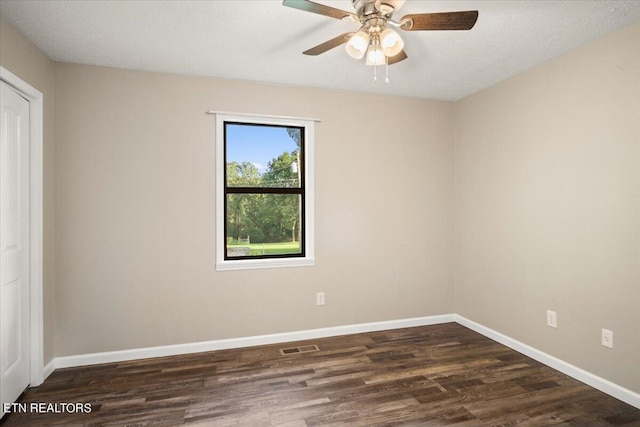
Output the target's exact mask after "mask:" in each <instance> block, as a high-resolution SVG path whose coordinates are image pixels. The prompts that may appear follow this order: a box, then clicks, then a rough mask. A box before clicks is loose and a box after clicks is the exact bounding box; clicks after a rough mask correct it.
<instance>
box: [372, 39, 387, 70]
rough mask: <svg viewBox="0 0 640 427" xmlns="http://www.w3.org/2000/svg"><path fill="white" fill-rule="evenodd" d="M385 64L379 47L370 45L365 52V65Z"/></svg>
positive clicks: (384, 58)
mask: <svg viewBox="0 0 640 427" xmlns="http://www.w3.org/2000/svg"><path fill="white" fill-rule="evenodd" d="M385 62H386V57H385V56H384V52H382V49H380V45H378V44H372V45H371V46H369V50H368V51H367V65H382V64H384V63H385Z"/></svg>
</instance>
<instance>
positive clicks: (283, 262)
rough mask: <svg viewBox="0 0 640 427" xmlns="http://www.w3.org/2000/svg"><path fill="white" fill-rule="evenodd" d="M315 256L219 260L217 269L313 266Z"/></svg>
mask: <svg viewBox="0 0 640 427" xmlns="http://www.w3.org/2000/svg"><path fill="white" fill-rule="evenodd" d="M315 263H316V260H315V258H310V257H305V258H277V259H255V260H254V259H251V260H248V259H242V260H237V261H235V260H227V261H218V262H217V263H216V271H234V270H259V269H265V268H287V267H311V266H313V265H315Z"/></svg>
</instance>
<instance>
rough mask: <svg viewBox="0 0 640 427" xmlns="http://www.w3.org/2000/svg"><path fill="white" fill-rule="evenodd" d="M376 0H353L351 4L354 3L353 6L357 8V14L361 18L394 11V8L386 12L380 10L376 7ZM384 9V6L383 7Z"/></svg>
mask: <svg viewBox="0 0 640 427" xmlns="http://www.w3.org/2000/svg"><path fill="white" fill-rule="evenodd" d="M376 3H377V2H376V0H351V4H353V8H354V9H355V10H356V15H358V17H359V18H360V19H362V18H365V19H366V18H367V17H368V16H369V15H376V14H378V13H380V12H383V13H385V14H386V13H389V12H392V11H393V8H391V10H390V11H389V12H384V11H383V10H378V8H377V7H376ZM381 9H382V7H381Z"/></svg>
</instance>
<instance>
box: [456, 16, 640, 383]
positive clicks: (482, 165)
mask: <svg viewBox="0 0 640 427" xmlns="http://www.w3.org/2000/svg"><path fill="white" fill-rule="evenodd" d="M455 113H456V118H455V119H456V148H455V169H456V172H455V181H456V184H455V194H456V197H455V205H456V206H455V211H456V221H455V227H456V230H455V235H456V238H455V272H456V280H455V282H456V311H457V312H458V313H459V314H461V315H463V316H466V317H468V318H470V319H472V320H475V321H477V322H479V323H481V324H483V325H485V326H488V327H490V328H493V329H495V330H497V331H499V332H502V333H504V334H506V335H508V336H510V337H513V338H515V339H518V340H520V341H522V342H524V343H526V344H529V345H531V346H533V347H536V348H538V349H540V350H542V351H545V352H547V353H549V354H552V355H554V356H556V357H559V358H560V359H563V360H565V361H567V362H569V363H572V364H574V365H576V366H578V367H581V368H583V369H586V370H587V371H590V372H592V373H594V374H596V375H599V376H602V377H604V378H607V379H609V380H611V381H613V382H615V383H617V384H620V385H622V386H624V387H627V388H629V389H631V390H633V391H635V392H640V369H638V366H639V363H638V362H639V359H638V357H639V356H638V355H639V354H640V24H636V25H634V26H632V27H629V28H627V29H624V30H623V31H620V32H617V33H615V34H614V35H612V36H609V37H607V38H605V39H603V40H601V41H598V42H596V43H593V44H590V45H588V46H586V47H583V48H580V49H578V50H575V51H573V52H570V53H568V54H566V55H563V56H562V57H559V58H557V59H555V60H552V61H550V62H548V63H546V64H543V65H540V66H538V67H536V68H534V69H532V70H530V71H529V72H527V73H524V74H522V75H519V76H517V77H514V78H512V79H510V80H507V81H505V82H502V83H500V84H498V85H497V86H495V87H492V88H490V89H488V90H485V91H483V92H481V93H479V94H477V95H474V96H471V97H469V98H467V99H464V100H463V101H460V102H458V103H457V104H456V107H455ZM546 309H551V310H555V311H556V312H557V315H558V328H557V329H552V328H549V327H547V326H546V317H545V316H546ZM601 328H606V329H610V330H612V331H613V332H614V349H612V350H611V349H607V348H605V347H603V346H601V345H600V331H601Z"/></svg>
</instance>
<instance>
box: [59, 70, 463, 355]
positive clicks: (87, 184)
mask: <svg viewBox="0 0 640 427" xmlns="http://www.w3.org/2000/svg"><path fill="white" fill-rule="evenodd" d="M372 84H373V83H372ZM207 110H218V111H231V112H244V113H262V114H275V115H287V116H291V115H295V116H302V117H316V118H319V119H321V120H322V123H320V124H318V125H317V126H316V163H315V166H316V168H315V170H316V188H315V199H316V258H317V262H316V266H315V267H310V268H290V269H274V270H260V271H250V272H246V271H244V272H243V271H234V272H216V271H215V251H214V249H215V233H214V231H215V205H214V195H215V187H214V139H213V138H214V117H213V116H210V115H206V114H205V111H207ZM453 123H454V122H453V104H452V103H445V102H433V101H423V100H418V99H410V98H397V97H381V96H372V95H365V94H358V93H348V92H337V91H323V90H314V89H304V88H296V87H287V86H276V85H267V84H257V83H246V82H239V81H229V80H216V79H207V78H196V77H183V76H175V75H167V74H159V73H148V72H137V71H126V70H119V69H110V68H99V67H90V66H80V65H70V64H58V65H57V69H56V153H55V160H56V185H57V187H56V232H57V239H56V262H57V264H56V279H57V281H56V286H57V287H56V291H57V309H58V310H57V320H58V327H57V329H56V349H57V350H56V354H57V356H65V355H75V354H83V353H90V352H101V351H110V350H122V349H129V348H137V347H148V346H159V345H166V344H179V343H186V342H195V341H203V340H216V339H223V338H232V337H243V336H252V335H259V334H269V333H278V332H286V331H296V330H305V329H312V328H321V327H329V326H338V325H349V324H356V323H363V322H372V321H382V320H392V319H401V318H410V317H417V316H428V315H437V314H445V313H451V312H452V311H453V291H454V289H453V271H452V262H453V210H452V209H453V135H454V133H453ZM316 291H325V292H326V301H327V304H326V306H324V307H316V306H315V292H316Z"/></svg>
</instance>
